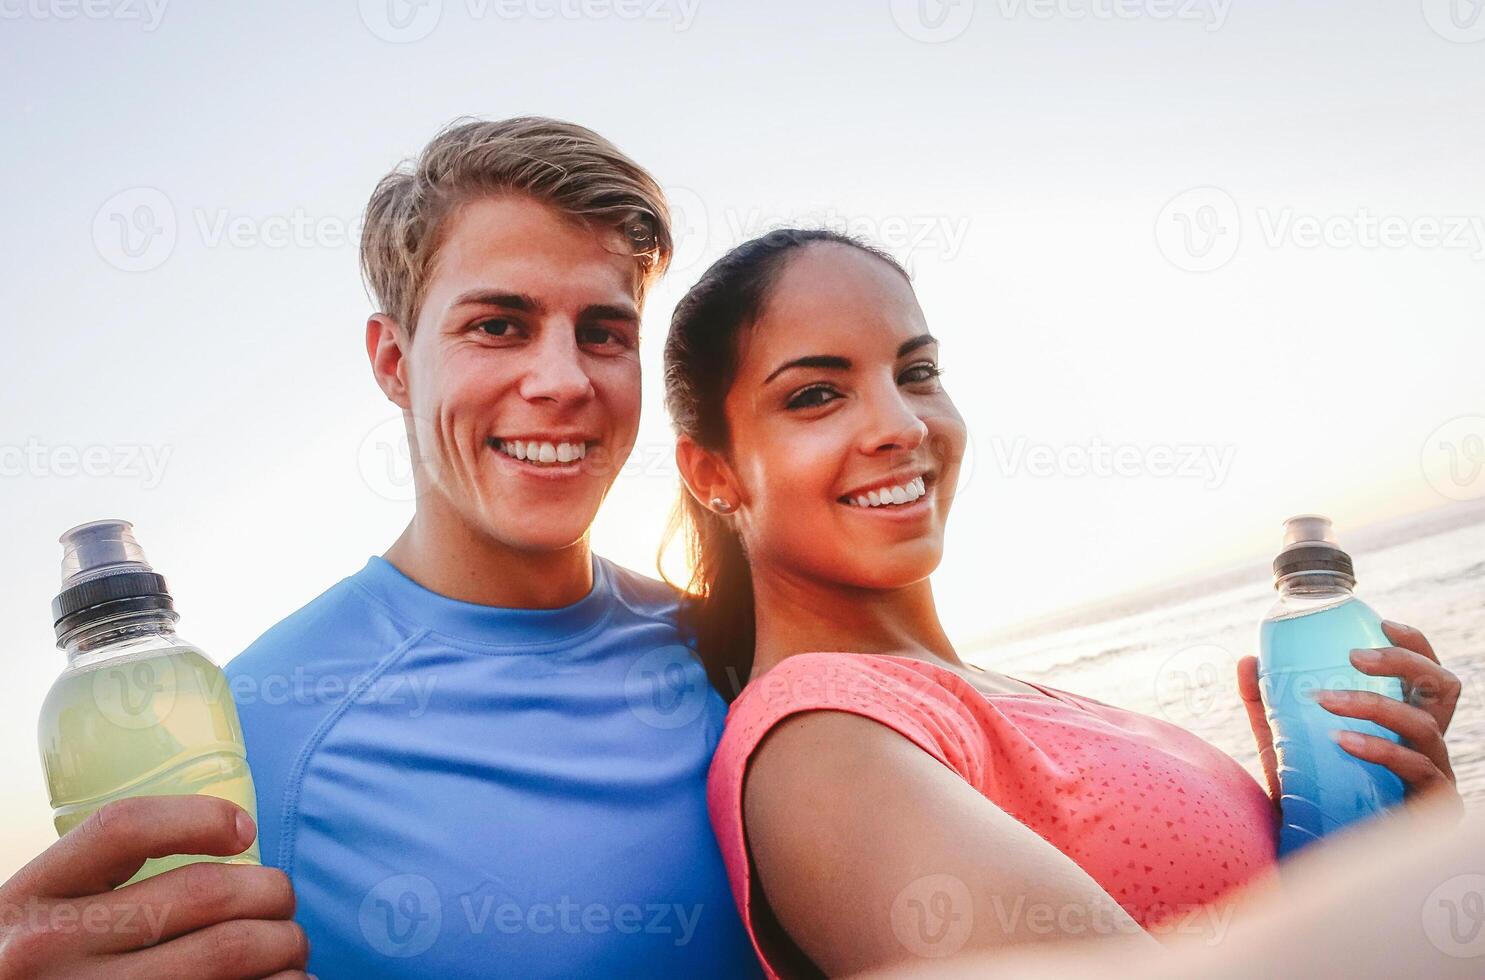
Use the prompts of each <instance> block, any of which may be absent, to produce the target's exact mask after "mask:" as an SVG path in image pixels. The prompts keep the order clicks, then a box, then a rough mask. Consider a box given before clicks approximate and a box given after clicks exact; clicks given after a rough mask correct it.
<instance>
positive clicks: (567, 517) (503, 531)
mask: <svg viewBox="0 0 1485 980" xmlns="http://www.w3.org/2000/svg"><path fill="white" fill-rule="evenodd" d="M548 509H551V508H545V507H544V508H540V510H548ZM481 517H482V520H481V523H482V524H483V525H484V527H485V530H486V531H487V532H488V533H489V535H490V536H491V537H492V538H495V539H496V540H497V541H500V542H502V543H504V544H505V545H507V546H508V547H511V548H514V549H516V550H517V551H526V552H534V553H540V552H548V551H562V550H563V549H565V548H570V547H572V546H573V545H575V544H577V543H578V542H579V541H580V540H582V538H583V536H584V535H585V534H587V533H588V528H589V527H591V526H592V524H593V517H594V512H593V511H591V510H588V509H587V508H584V510H583V512H582V513H573V512H572V511H571V510H569V511H567V512H565V513H562V514H560V515H557V514H554V515H546V514H540V513H537V514H524V515H523V514H510V513H501V514H490V513H485V514H482V515H481Z"/></svg>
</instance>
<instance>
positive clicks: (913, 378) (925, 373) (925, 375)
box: [898, 361, 943, 384]
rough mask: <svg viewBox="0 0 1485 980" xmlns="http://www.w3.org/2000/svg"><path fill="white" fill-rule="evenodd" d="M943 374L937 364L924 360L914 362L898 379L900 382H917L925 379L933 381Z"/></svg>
mask: <svg viewBox="0 0 1485 980" xmlns="http://www.w3.org/2000/svg"><path fill="white" fill-rule="evenodd" d="M941 374H943V371H942V370H941V369H940V368H939V366H938V365H937V364H930V363H928V362H927V361H924V362H923V363H922V364H914V365H913V366H912V367H910V368H908V369H907V370H906V371H904V372H902V377H901V378H899V379H898V382H899V383H900V384H916V383H920V382H923V381H932V380H933V379H934V378H936V377H938V376H939V375H941Z"/></svg>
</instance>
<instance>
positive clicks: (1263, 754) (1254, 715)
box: [1237, 656, 1279, 800]
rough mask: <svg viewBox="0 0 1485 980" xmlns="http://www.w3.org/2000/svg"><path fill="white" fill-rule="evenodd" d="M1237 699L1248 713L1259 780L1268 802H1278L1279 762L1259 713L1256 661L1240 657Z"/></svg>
mask: <svg viewBox="0 0 1485 980" xmlns="http://www.w3.org/2000/svg"><path fill="white" fill-rule="evenodd" d="M1237 682H1238V695H1239V696H1240V697H1241V698H1242V699H1243V707H1244V708H1245V709H1246V710H1247V712H1248V727H1250V728H1251V729H1252V730H1253V741H1254V742H1255V743H1257V745H1258V761H1259V764H1261V765H1262V766H1263V778H1264V781H1265V782H1266V783H1267V784H1268V795H1269V799H1271V800H1277V799H1279V759H1278V755H1277V754H1276V753H1275V752H1274V733H1273V730H1272V729H1270V728H1269V726H1268V715H1267V714H1266V713H1265V712H1264V710H1263V696H1262V693H1261V691H1260V690H1259V686H1258V658H1257V657H1253V656H1248V657H1243V658H1242V659H1240V660H1239V661H1238V664H1237Z"/></svg>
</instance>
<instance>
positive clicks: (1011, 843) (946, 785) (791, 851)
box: [743, 711, 1156, 976]
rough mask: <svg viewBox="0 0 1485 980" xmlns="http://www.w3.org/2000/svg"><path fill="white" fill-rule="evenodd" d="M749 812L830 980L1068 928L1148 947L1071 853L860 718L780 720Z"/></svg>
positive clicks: (772, 901) (793, 927)
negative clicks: (1049, 841)
mask: <svg viewBox="0 0 1485 980" xmlns="http://www.w3.org/2000/svg"><path fill="white" fill-rule="evenodd" d="M743 813H744V820H745V823H746V829H747V836H748V842H749V845H750V848H751V851H752V854H753V858H754V863H755V865H756V867H757V871H758V878H759V882H760V884H761V890H762V894H763V896H766V900H767V902H768V904H769V905H770V906H771V907H772V910H773V913H774V915H775V916H776V918H777V919H778V921H779V923H780V924H781V925H782V926H783V928H784V930H785V931H786V932H788V934H789V936H790V937H791V938H792V939H793V940H794V942H795V944H797V945H798V946H799V947H800V949H802V950H803V951H804V952H805V954H806V955H808V956H809V957H810V959H811V960H813V961H814V963H815V965H817V966H818V967H819V968H820V969H822V970H823V971H825V973H826V974H827V975H830V976H838V975H842V974H847V973H852V972H857V971H862V970H868V969H873V968H880V967H883V966H887V965H889V964H894V963H904V962H919V963H922V964H924V965H932V964H935V963H937V964H940V965H941V964H942V963H943V958H944V957H948V956H954V955H959V954H965V953H970V952H975V951H981V952H983V951H991V950H1003V949H1005V948H1008V947H1012V946H1017V945H1021V944H1026V943H1033V942H1046V941H1056V940H1066V939H1070V938H1074V937H1079V938H1107V937H1113V941H1114V942H1116V943H1118V944H1119V945H1121V946H1123V947H1134V948H1136V949H1143V948H1146V947H1153V946H1155V945H1156V944H1155V942H1154V940H1153V939H1151V938H1150V937H1149V935H1148V934H1147V933H1145V932H1144V931H1143V930H1142V929H1141V928H1140V927H1139V925H1138V924H1137V923H1136V922H1135V921H1134V920H1133V919H1131V918H1130V916H1129V915H1128V913H1126V912H1125V911H1124V910H1123V909H1122V908H1120V907H1119V905H1118V904H1117V903H1116V902H1115V901H1114V899H1113V898H1112V897H1110V896H1109V894H1108V893H1107V892H1105V891H1104V890H1103V889H1102V888H1100V887H1099V885H1098V884H1097V883H1096V882H1095V881H1094V880H1093V879H1092V878H1091V877H1089V876H1088V874H1087V873H1086V872H1084V871H1083V870H1082V869H1081V868H1080V867H1078V865H1077V864H1076V863H1074V862H1073V861H1072V860H1071V859H1070V858H1068V857H1067V856H1066V855H1064V854H1063V853H1062V852H1060V851H1058V850H1057V849H1056V848H1055V847H1053V846H1052V845H1051V844H1049V843H1048V842H1047V841H1046V840H1044V839H1043V838H1041V837H1040V836H1038V835H1037V834H1036V833H1035V832H1034V831H1032V830H1031V829H1029V828H1028V827H1026V826H1025V825H1024V824H1022V823H1021V822H1020V821H1018V820H1016V819H1015V818H1013V817H1011V816H1010V815H1009V814H1007V813H1006V812H1005V811H1004V810H1002V809H1000V808H999V807H997V806H996V805H995V804H993V803H991V802H990V801H989V800H987V799H985V797H983V796H982V795H980V793H978V792H977V791H976V790H975V789H974V788H973V787H972V786H970V785H969V784H967V783H966V782H965V781H964V780H963V779H962V778H960V777H959V775H958V774H956V773H954V772H953V771H951V770H950V769H948V768H947V767H945V766H944V765H942V764H941V763H940V762H939V761H938V760H936V759H935V758H933V757H932V756H930V755H928V754H927V753H926V752H924V751H923V750H922V749H920V748H919V747H918V746H916V745H914V744H913V743H912V742H911V741H909V740H908V739H906V738H904V737H903V736H902V735H900V734H898V733H897V732H895V731H893V730H892V729H890V728H887V727H886V726H884V725H881V724H879V723H877V722H875V721H872V720H870V719H868V718H864V717H861V716H858V715H854V714H850V713H847V712H841V711H810V712H805V713H801V714H796V715H793V716H791V717H789V718H786V719H785V720H784V721H782V722H781V723H779V725H778V726H777V727H776V728H774V730H773V731H772V732H770V733H769V734H768V736H767V737H766V738H765V739H764V740H763V742H762V744H761V745H760V746H759V747H758V749H757V750H756V752H755V753H754V756H753V759H752V763H751V766H750V768H749V771H748V777H747V781H746V784H745V788H744V795H743ZM760 897H761V896H760Z"/></svg>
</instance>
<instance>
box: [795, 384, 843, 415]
mask: <svg viewBox="0 0 1485 980" xmlns="http://www.w3.org/2000/svg"><path fill="white" fill-rule="evenodd" d="M839 397H840V396H839V395H837V394H836V393H835V392H834V391H832V390H831V389H829V388H826V387H824V386H823V385H816V386H815V387H813V388H806V389H804V390H803V391H801V392H798V393H797V394H795V395H794V397H793V398H790V399H789V402H788V405H787V407H788V408H790V409H796V408H819V407H820V406H821V405H826V404H829V403H830V402H833V401H835V400H836V399H837V398H839Z"/></svg>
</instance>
